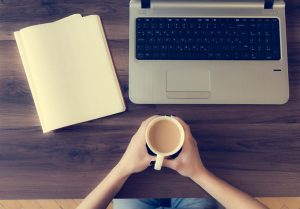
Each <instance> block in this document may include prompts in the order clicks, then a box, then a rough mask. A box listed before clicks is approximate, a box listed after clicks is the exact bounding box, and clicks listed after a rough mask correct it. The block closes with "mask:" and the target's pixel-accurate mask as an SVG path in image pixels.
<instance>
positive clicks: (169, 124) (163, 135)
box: [146, 116, 184, 170]
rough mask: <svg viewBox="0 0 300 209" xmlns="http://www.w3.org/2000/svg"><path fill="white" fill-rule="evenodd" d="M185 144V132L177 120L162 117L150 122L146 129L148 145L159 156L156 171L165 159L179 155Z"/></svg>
mask: <svg viewBox="0 0 300 209" xmlns="http://www.w3.org/2000/svg"><path fill="white" fill-rule="evenodd" d="M183 142H184V130H183V127H182V125H181V124H180V123H179V122H178V121H177V120H176V118H174V117H172V116H171V117H170V116H160V117H157V118H155V119H153V120H152V121H150V123H149V125H148V126H147V128H146V143H147V145H148V147H149V149H150V150H151V151H152V152H153V153H154V154H156V156H157V157H156V162H155V166H154V169H155V170H160V169H161V167H162V163H163V160H164V158H165V157H168V156H171V155H173V154H175V153H177V152H178V151H179V150H180V149H181V147H182V146H183Z"/></svg>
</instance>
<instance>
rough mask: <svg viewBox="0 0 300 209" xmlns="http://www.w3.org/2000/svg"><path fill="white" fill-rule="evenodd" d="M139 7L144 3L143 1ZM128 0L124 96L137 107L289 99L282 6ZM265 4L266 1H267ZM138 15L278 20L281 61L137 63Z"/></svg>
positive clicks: (256, 0)
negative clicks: (127, 84)
mask: <svg viewBox="0 0 300 209" xmlns="http://www.w3.org/2000/svg"><path fill="white" fill-rule="evenodd" d="M143 3H144V2H143ZM148 3H149V5H147V6H146V7H148V8H142V2H141V0H131V1H130V27H129V97H130V100H131V101H132V102H133V103H136V104H284V103H286V102H287V101H288V98H289V83H288V62H287V61H288V60H287V44H286V20H285V2H284V1H280V0H279V1H275V2H274V4H273V5H272V8H265V6H266V2H265V1H263V0H253V1H251V0H249V1H221V0H220V1H216V0H211V1H202V0H150V1H149V2H148V1H146V4H148ZM267 3H268V2H267ZM139 17H174V18H176V17H178V18H183V17H184V18H187V17H195V18H197V17H201V18H205V17H206V18H220V17H225V18H258V17H259V18H270V17H271V18H278V19H279V26H280V45H281V59H280V60H275V61H273V60H267V61H266V60H263V61H257V60H246V61H242V60H241V61H237V60H234V61H230V60H225V61H224V60H223V61H222V60H138V59H136V19H137V18H139Z"/></svg>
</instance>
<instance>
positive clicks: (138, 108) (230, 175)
mask: <svg viewBox="0 0 300 209" xmlns="http://www.w3.org/2000/svg"><path fill="white" fill-rule="evenodd" d="M42 2H43V1H37V0H19V1H12V0H2V1H0V185H1V187H0V197H1V198H3V199H14V198H82V197H83V196H84V195H85V194H87V193H88V192H89V191H90V190H91V189H92V188H93V187H94V186H95V185H96V184H97V183H98V182H99V181H100V180H101V179H102V178H103V177H104V176H105V175H106V174H107V173H108V172H109V171H110V169H111V168H112V167H113V165H114V164H115V163H116V162H117V161H118V159H119V158H120V157H121V155H122V153H123V152H124V150H125V149H126V146H127V144H128V142H129V140H130V138H131V136H132V135H133V133H134V132H135V130H136V129H137V128H138V126H139V124H140V122H141V121H142V120H143V119H145V118H146V117H148V116H150V115H153V114H175V115H178V116H181V117H183V118H184V119H185V120H186V121H187V122H188V123H189V124H190V125H191V128H192V131H193V133H194V135H195V137H196V138H197V140H198V142H199V149H200V152H201V155H202V157H203V160H204V162H205V164H206V165H207V166H208V167H209V168H210V169H211V170H212V171H214V172H215V173H216V174H217V175H218V176H220V177H222V178H224V179H225V180H227V181H229V182H230V183H232V184H234V185H235V186H237V187H240V188H241V189H244V190H245V191H247V192H249V193H251V194H253V195H255V196H299V195H300V189H299V188H300V175H299V173H300V167H299V164H300V155H299V154H300V141H299V138H300V73H299V67H300V60H299V54H300V22H299V19H300V2H299V1H297V0H291V1H287V25H288V50H289V70H290V92H291V98H290V101H289V102H288V103H287V104H286V105H280V106H278V105H267V106H264V105H135V104H132V103H131V102H130V101H129V99H128V2H127V1H121V0H102V1H98V0H86V1H81V0H74V1H66V0H60V1H59V0H56V1H54V3H51V0H48V1H44V2H50V3H42ZM72 13H82V14H84V15H88V14H99V15H101V17H102V20H103V23H104V27H105V31H106V35H107V38H108V40H109V46H110V49H111V53H112V56H113V60H114V63H115V66H116V69H117V73H118V77H119V80H120V84H121V87H122V89H123V91H124V96H125V99H126V104H127V111H126V112H125V113H123V114H118V115H115V116H110V117H107V118H103V119H98V120H94V121H90V122H87V123H82V124H78V125H75V126H71V127H67V128H64V129H61V130H58V131H55V132H53V133H50V134H42V132H41V129H40V125H39V121H38V118H37V115H36V110H35V107H34V105H33V101H32V97H31V93H30V90H29V87H28V84H27V80H26V77H25V74H24V70H23V67H22V64H21V60H20V57H19V54H18V51H17V48H16V44H15V41H14V38H13V31H15V30H18V29H20V28H22V27H25V26H29V25H32V24H36V23H42V22H48V21H53V20H56V19H58V18H61V17H64V16H67V15H70V14H72ZM182 188H188V189H185V190H183V189H182ZM202 195H204V192H203V191H202V190H201V189H200V188H198V187H197V186H196V185H195V184H193V183H192V182H191V181H189V180H188V179H185V178H183V177H181V176H179V175H177V174H175V173H174V172H172V171H170V170H167V169H165V170H163V171H162V172H155V171H154V170H152V169H149V170H147V171H145V172H143V173H141V174H136V175H134V176H132V177H131V178H130V179H129V181H128V182H127V183H126V185H125V187H124V188H123V189H122V190H121V192H120V193H119V197H198V196H202Z"/></svg>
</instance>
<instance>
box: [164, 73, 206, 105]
mask: <svg viewBox="0 0 300 209" xmlns="http://www.w3.org/2000/svg"><path fill="white" fill-rule="evenodd" d="M166 82H167V85H166V87H167V89H166V94H167V98H169V99H207V98H209V97H210V95H211V80H210V71H209V70H186V69H182V70H169V71H167V81H166Z"/></svg>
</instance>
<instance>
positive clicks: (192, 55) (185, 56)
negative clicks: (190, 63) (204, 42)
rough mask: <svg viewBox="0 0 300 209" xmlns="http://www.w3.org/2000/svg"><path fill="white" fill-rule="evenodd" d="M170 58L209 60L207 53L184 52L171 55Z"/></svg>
mask: <svg viewBox="0 0 300 209" xmlns="http://www.w3.org/2000/svg"><path fill="white" fill-rule="evenodd" d="M168 58H169V59H170V60H203V59H207V58H208V55H207V53H195V52H184V53H180V52H179V53H169V54H168Z"/></svg>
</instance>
